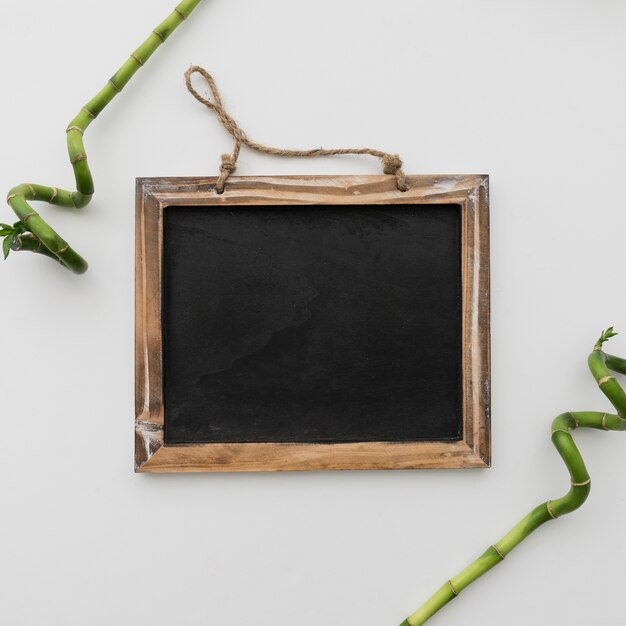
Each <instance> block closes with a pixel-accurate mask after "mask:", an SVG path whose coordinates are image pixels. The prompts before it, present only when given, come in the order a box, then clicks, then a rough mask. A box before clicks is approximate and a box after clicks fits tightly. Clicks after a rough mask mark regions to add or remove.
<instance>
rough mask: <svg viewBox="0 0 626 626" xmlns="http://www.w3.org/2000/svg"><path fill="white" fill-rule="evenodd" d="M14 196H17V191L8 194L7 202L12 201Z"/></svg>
mask: <svg viewBox="0 0 626 626" xmlns="http://www.w3.org/2000/svg"><path fill="white" fill-rule="evenodd" d="M13 198H17V194H16V193H12V194H11V195H9V196H7V202H11V200H13Z"/></svg>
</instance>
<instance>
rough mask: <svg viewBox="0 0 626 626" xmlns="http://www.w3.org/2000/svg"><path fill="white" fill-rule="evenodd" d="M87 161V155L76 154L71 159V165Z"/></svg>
mask: <svg viewBox="0 0 626 626" xmlns="http://www.w3.org/2000/svg"><path fill="white" fill-rule="evenodd" d="M86 160H87V155H86V154H77V155H76V156H75V157H74V158H73V159H72V165H75V164H76V163H78V162H79V161H86Z"/></svg>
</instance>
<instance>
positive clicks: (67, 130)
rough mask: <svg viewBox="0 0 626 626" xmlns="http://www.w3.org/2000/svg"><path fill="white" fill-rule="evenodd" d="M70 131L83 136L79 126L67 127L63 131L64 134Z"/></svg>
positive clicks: (83, 132)
mask: <svg viewBox="0 0 626 626" xmlns="http://www.w3.org/2000/svg"><path fill="white" fill-rule="evenodd" d="M72 130H75V131H76V132H79V133H80V134H81V135H84V134H85V131H84V130H83V129H82V128H81V127H80V126H68V127H67V129H66V130H65V132H66V133H69V132H70V131H72Z"/></svg>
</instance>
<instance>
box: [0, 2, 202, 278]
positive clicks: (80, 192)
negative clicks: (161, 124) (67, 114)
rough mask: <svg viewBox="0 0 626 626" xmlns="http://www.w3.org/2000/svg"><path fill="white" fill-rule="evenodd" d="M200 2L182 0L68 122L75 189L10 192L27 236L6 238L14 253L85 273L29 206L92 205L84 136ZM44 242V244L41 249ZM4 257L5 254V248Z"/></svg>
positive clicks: (35, 188) (17, 234) (80, 261)
mask: <svg viewBox="0 0 626 626" xmlns="http://www.w3.org/2000/svg"><path fill="white" fill-rule="evenodd" d="M200 2H201V0H183V1H182V2H181V3H180V4H179V5H178V6H177V7H176V8H175V9H174V11H173V13H172V14H171V15H169V16H168V17H167V18H166V19H165V20H164V21H163V22H162V23H161V24H160V25H159V26H157V27H156V28H155V29H154V30H153V31H152V33H150V36H149V37H148V39H146V41H144V42H143V43H142V44H141V45H140V46H139V48H137V50H135V52H133V54H131V55H130V57H129V58H128V60H127V61H126V63H124V65H122V67H121V68H120V69H119V70H118V71H117V72H116V73H115V74H114V76H113V77H112V78H111V79H110V80H109V81H108V83H107V84H106V85H105V87H104V88H103V89H102V90H101V91H100V92H99V93H98V94H97V95H96V96H95V97H94V98H92V99H91V100H90V101H89V102H88V103H87V104H86V105H85V106H84V107H83V108H82V109H81V110H80V112H79V113H78V115H77V116H76V117H75V118H74V119H73V120H72V121H71V122H70V123H69V126H68V128H67V148H68V152H69V157H70V162H71V164H72V168H73V170H74V178H75V180H76V191H73V192H72V191H66V190H64V189H57V188H56V187H47V186H44V185H33V184H29V183H25V184H22V185H18V186H17V187H14V188H13V189H11V191H9V195H8V197H7V202H8V204H9V205H10V206H11V208H12V209H13V211H14V212H15V214H16V215H17V216H18V218H19V219H20V221H21V223H22V224H23V225H24V227H25V228H26V230H28V231H29V233H25V234H24V233H23V230H24V229H20V230H17V229H16V230H15V234H14V235H13V234H12V235H10V236H11V237H12V239H11V249H12V250H15V251H20V250H24V251H30V252H38V253H40V254H44V255H46V256H50V257H52V258H54V259H57V260H59V261H60V262H61V263H62V264H63V265H64V266H65V267H67V268H68V269H70V270H72V271H73V272H75V273H77V274H82V273H84V272H86V271H87V261H85V259H83V258H82V257H81V256H80V255H79V254H78V253H77V252H75V251H74V250H73V249H72V248H71V247H70V245H69V244H68V243H67V242H66V241H65V240H64V239H63V238H62V237H61V236H60V235H59V234H58V233H57V232H55V231H54V230H53V229H52V228H51V227H50V226H49V225H48V224H47V223H46V222H45V221H44V219H43V218H42V217H41V216H40V215H39V214H38V213H37V212H36V211H34V210H33V209H32V207H31V205H30V202H32V201H42V202H47V203H48V204H53V205H57V206H63V207H71V208H75V209H80V208H83V207H85V206H87V204H89V202H90V201H91V198H92V196H93V194H94V182H93V177H92V175H91V171H90V169H89V165H88V163H87V153H86V151H85V147H84V143H83V134H84V133H85V131H86V130H87V128H88V127H89V125H90V124H91V123H92V122H93V121H94V120H95V119H96V117H98V115H99V114H100V113H101V112H102V111H103V109H104V108H105V107H106V106H107V105H108V104H109V103H110V102H111V101H112V100H113V99H114V98H115V96H117V94H118V93H120V92H121V91H122V89H124V87H125V86H126V85H127V84H128V82H129V81H130V79H131V78H132V77H133V76H134V75H135V74H136V72H137V71H138V70H139V69H140V68H141V67H142V66H143V65H144V64H145V63H146V62H147V61H148V59H149V58H150V57H151V56H152V55H153V54H154V52H155V51H156V50H157V48H159V46H161V44H163V43H165V41H166V40H167V38H168V37H169V36H170V35H171V34H172V33H173V32H174V31H175V30H176V29H177V28H178V27H179V26H180V24H181V23H182V22H183V21H184V20H185V19H186V18H187V17H188V16H189V15H190V14H191V12H192V11H193V10H194V9H195V8H196V7H197V6H198V4H200ZM40 244H42V245H40ZM7 253H8V250H7Z"/></svg>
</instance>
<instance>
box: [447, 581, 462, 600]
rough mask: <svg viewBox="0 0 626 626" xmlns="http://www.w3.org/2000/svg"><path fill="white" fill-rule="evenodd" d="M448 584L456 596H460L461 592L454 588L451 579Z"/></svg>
mask: <svg viewBox="0 0 626 626" xmlns="http://www.w3.org/2000/svg"><path fill="white" fill-rule="evenodd" d="M448 585H449V586H450V589H451V590H452V593H453V594H454V595H455V597H456V596H458V595H459V592H458V591H457V590H456V589H455V588H454V585H453V584H452V581H451V580H449V581H448Z"/></svg>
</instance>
